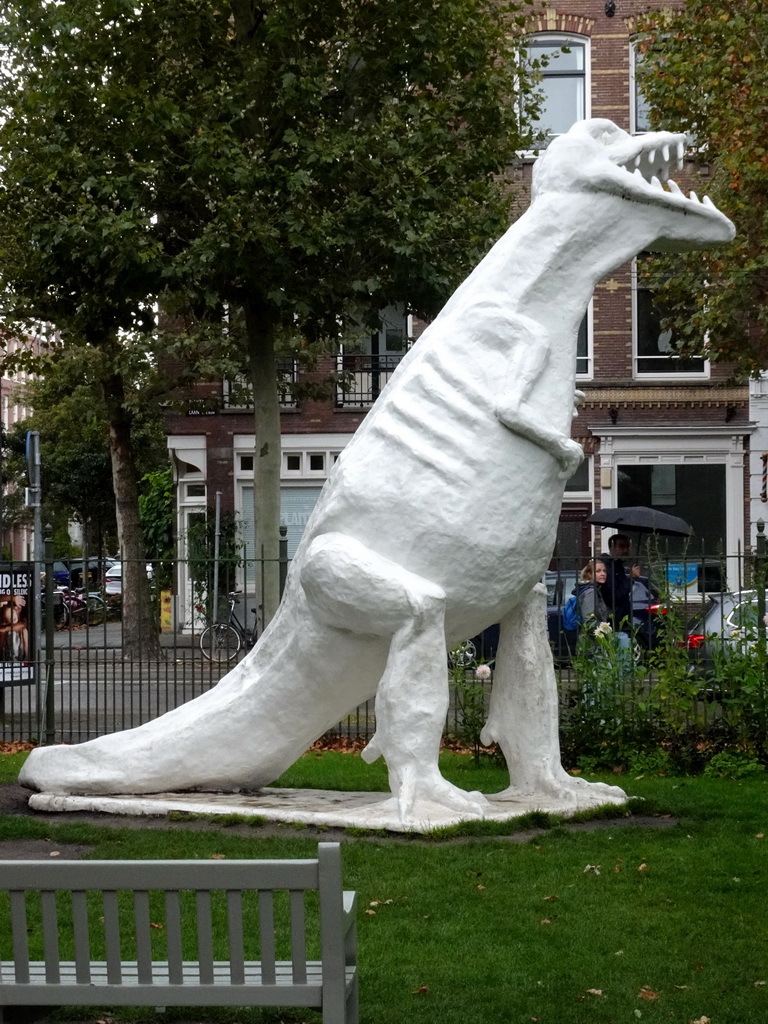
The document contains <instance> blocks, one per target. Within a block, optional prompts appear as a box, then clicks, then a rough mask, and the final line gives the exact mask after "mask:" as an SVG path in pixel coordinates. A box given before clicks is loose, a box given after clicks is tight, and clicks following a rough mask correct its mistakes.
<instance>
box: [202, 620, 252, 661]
mask: <svg viewBox="0 0 768 1024" xmlns="http://www.w3.org/2000/svg"><path fill="white" fill-rule="evenodd" d="M241 644H242V640H241V638H240V634H239V633H238V631H237V630H236V629H235V627H234V626H230V625H229V623H227V622H214V623H213V625H212V626H206V628H205V629H204V630H203V632H202V633H201V634H200V650H201V651H202V652H203V655H204V656H205V657H206V658H207V659H208V661H215V662H219V663H220V664H221V663H225V662H227V661H234V659H235V658H236V657H237V652H238V651H239V650H240V646H241Z"/></svg>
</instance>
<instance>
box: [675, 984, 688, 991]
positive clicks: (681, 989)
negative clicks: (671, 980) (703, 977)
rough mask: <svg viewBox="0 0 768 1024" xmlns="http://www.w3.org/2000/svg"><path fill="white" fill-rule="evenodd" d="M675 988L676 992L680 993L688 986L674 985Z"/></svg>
mask: <svg viewBox="0 0 768 1024" xmlns="http://www.w3.org/2000/svg"><path fill="white" fill-rule="evenodd" d="M675 988H676V989H677V990H678V992H682V991H683V989H686V988H688V986H687V985H675Z"/></svg>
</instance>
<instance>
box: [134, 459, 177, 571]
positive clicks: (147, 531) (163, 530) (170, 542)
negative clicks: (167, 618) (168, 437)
mask: <svg viewBox="0 0 768 1024" xmlns="http://www.w3.org/2000/svg"><path fill="white" fill-rule="evenodd" d="M141 483H142V486H143V488H144V490H143V493H142V494H141V495H140V496H139V512H140V514H141V528H142V531H143V533H144V542H145V544H146V547H147V558H148V559H150V560H151V561H152V562H153V563H154V566H155V580H156V582H157V589H158V590H165V589H167V588H168V587H169V586H170V585H171V581H172V579H173V569H174V564H173V563H174V558H175V555H176V546H175V538H174V529H173V527H174V522H175V512H176V503H175V500H174V490H173V468H172V467H171V466H167V467H166V468H165V469H159V470H157V471H155V472H154V473H147V474H145V475H144V476H143V477H142V480H141Z"/></svg>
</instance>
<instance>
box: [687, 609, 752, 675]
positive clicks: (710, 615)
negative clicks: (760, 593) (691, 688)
mask: <svg viewBox="0 0 768 1024" xmlns="http://www.w3.org/2000/svg"><path fill="white" fill-rule="evenodd" d="M766 603H768V593H766ZM756 640H757V591H756V590H742V591H740V592H738V593H735V594H731V593H727V592H726V593H724V594H708V595H707V603H706V605H705V607H704V608H703V609H702V611H701V613H700V615H698V616H697V617H696V618H695V619H694V621H693V623H692V624H691V626H690V628H689V630H688V636H687V638H686V645H687V647H688V654H689V657H690V661H691V670H692V671H694V672H696V673H701V674H707V673H709V672H711V671H712V670H713V668H714V667H715V662H716V659H717V657H718V655H720V654H722V655H723V656H724V657H728V655H729V654H731V653H733V652H738V651H743V652H745V653H746V652H747V651H748V650H749V649H750V647H752V645H753V644H754V643H755V641H756Z"/></svg>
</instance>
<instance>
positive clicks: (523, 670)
mask: <svg viewBox="0 0 768 1024" xmlns="http://www.w3.org/2000/svg"><path fill="white" fill-rule="evenodd" d="M546 629H547V627H546V590H545V588H544V586H543V585H542V584H541V583H537V584H536V586H535V587H534V588H533V590H531V591H530V593H529V594H528V595H527V597H526V598H525V600H524V601H523V602H521V604H519V605H518V606H517V607H516V608H513V609H512V611H511V612H509V613H508V614H507V615H506V616H505V618H504V619H503V620H502V622H501V633H500V639H499V649H498V651H497V654H496V666H495V670H494V676H493V691H492V693H491V707H490V712H489V715H488V721H487V723H486V726H485V728H484V729H483V732H482V733H481V739H482V742H483V743H492V742H493V741H494V740H495V741H496V742H498V744H499V746H500V747H501V749H502V752H503V754H504V757H505V759H506V762H507V767H508V768H509V779H510V786H509V788H508V789H506V790H504V791H503V792H502V793H497V794H496V795H495V797H494V799H495V800H519V799H524V800H529V801H530V800H535V801H539V806H541V807H546V806H547V805H548V804H552V803H553V802H557V803H558V804H566V805H568V806H571V807H574V808H579V807H594V806H596V805H599V804H607V803H624V802H625V801H626V799H627V798H626V794H625V793H624V791H623V790H621V789H619V788H618V786H608V785H605V784H604V783H600V782H587V781H586V780H585V779H582V778H579V777H574V776H572V775H569V774H568V773H567V772H566V771H565V770H564V769H563V767H562V764H561V762H560V738H559V734H558V703H559V702H558V693H557V679H556V678H555V670H554V666H553V664H552V651H551V650H550V647H549V642H548V640H547V632H546Z"/></svg>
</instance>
